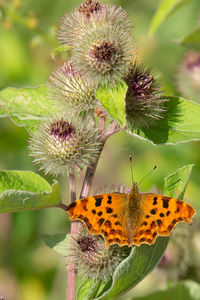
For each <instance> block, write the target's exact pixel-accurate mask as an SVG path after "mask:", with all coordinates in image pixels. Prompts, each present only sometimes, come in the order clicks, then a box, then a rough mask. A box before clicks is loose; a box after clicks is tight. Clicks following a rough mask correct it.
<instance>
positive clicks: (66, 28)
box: [57, 0, 106, 47]
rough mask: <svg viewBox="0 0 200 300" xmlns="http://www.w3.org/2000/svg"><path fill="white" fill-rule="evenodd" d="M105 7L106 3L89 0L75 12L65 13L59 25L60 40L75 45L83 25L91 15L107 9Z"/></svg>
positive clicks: (58, 34) (58, 36)
mask: <svg viewBox="0 0 200 300" xmlns="http://www.w3.org/2000/svg"><path fill="white" fill-rule="evenodd" d="M105 7H106V6H105V5H102V3H100V2H98V1H92V0H89V1H86V2H84V3H82V4H81V5H80V7H79V8H78V9H75V10H74V11H73V12H71V13H65V15H64V16H63V17H62V19H61V22H60V25H59V27H58V28H59V29H58V32H57V38H58V41H59V42H60V43H61V44H63V45H69V46H71V47H73V43H74V41H75V40H76V39H77V35H80V33H81V26H82V25H84V23H85V22H88V21H89V19H90V17H91V15H93V14H97V13H98V12H100V11H101V10H102V9H105Z"/></svg>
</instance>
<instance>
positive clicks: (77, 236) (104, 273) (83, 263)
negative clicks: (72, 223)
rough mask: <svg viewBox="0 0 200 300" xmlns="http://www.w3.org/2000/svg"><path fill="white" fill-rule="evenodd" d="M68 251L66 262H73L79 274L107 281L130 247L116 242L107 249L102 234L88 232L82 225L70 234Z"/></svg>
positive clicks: (127, 253)
mask: <svg viewBox="0 0 200 300" xmlns="http://www.w3.org/2000/svg"><path fill="white" fill-rule="evenodd" d="M79 223H80V222H79ZM78 228H79V227H78ZM68 252H69V253H70V254H69V256H68V264H70V263H72V264H75V268H76V269H77V270H78V272H79V274H81V275H82V276H84V277H85V278H90V279H93V280H97V279H102V280H104V281H107V280H108V279H109V277H110V276H112V275H113V273H114V271H115V269H116V267H117V266H118V265H119V264H120V263H121V262H122V260H123V259H125V258H126V257H127V256H128V255H129V254H130V249H129V248H128V247H120V246H119V245H117V244H116V245H112V246H110V247H109V248H108V249H107V248H106V246H105V240H104V239H103V237H102V236H100V235H90V234H88V231H87V230H86V228H85V226H84V225H82V226H81V230H80V228H79V230H78V231H76V232H75V233H74V235H73V236H71V244H70V250H69V251H68Z"/></svg>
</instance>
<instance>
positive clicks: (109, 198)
mask: <svg viewBox="0 0 200 300" xmlns="http://www.w3.org/2000/svg"><path fill="white" fill-rule="evenodd" d="M107 203H108V204H111V203H112V197H111V196H108V201H107Z"/></svg>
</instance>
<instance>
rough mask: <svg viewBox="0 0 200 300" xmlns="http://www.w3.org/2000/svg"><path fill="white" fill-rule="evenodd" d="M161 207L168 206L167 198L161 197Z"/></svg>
mask: <svg viewBox="0 0 200 300" xmlns="http://www.w3.org/2000/svg"><path fill="white" fill-rule="evenodd" d="M162 202H163V207H164V208H168V207H169V199H168V198H167V197H162Z"/></svg>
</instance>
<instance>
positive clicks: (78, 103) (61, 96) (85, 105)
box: [48, 61, 97, 113]
mask: <svg viewBox="0 0 200 300" xmlns="http://www.w3.org/2000/svg"><path fill="white" fill-rule="evenodd" d="M48 88H49V90H50V97H51V98H52V100H54V102H60V103H61V104H63V105H64V106H65V108H67V109H68V110H72V111H73V110H75V111H76V112H77V113H84V112H86V113H88V112H92V111H94V110H95V109H96V107H97V100H96V97H95V86H94V85H93V84H91V83H89V82H88V80H87V79H85V80H83V79H82V77H81V75H80V73H79V72H77V71H76V70H75V68H74V66H73V64H72V63H71V62H70V61H69V62H68V63H67V64H66V63H64V65H63V66H62V67H58V68H57V69H56V70H55V71H54V72H53V74H52V76H50V77H49V82H48Z"/></svg>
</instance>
